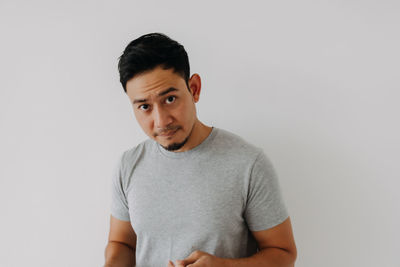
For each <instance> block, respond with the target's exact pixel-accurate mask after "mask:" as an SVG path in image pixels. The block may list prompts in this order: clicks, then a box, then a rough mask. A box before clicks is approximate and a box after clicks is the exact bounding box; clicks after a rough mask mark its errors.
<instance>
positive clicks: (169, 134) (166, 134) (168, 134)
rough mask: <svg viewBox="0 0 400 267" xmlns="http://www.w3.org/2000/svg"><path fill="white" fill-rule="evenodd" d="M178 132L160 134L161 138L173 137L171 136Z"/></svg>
mask: <svg viewBox="0 0 400 267" xmlns="http://www.w3.org/2000/svg"><path fill="white" fill-rule="evenodd" d="M176 131H177V130H175V131H169V132H167V133H164V134H160V136H166V137H167V136H171V135H173V134H174V133H176Z"/></svg>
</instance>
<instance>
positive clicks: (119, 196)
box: [111, 153, 130, 221]
mask: <svg viewBox="0 0 400 267" xmlns="http://www.w3.org/2000/svg"><path fill="white" fill-rule="evenodd" d="M123 155H124V153H122V155H121V156H120V157H119V158H118V160H117V162H116V164H114V169H113V173H112V177H111V178H112V179H111V180H112V181H111V215H112V216H114V217H115V218H117V219H119V220H122V221H130V217H129V207H128V201H127V200H126V194H125V192H124V186H123V184H124V183H123V172H122V161H123Z"/></svg>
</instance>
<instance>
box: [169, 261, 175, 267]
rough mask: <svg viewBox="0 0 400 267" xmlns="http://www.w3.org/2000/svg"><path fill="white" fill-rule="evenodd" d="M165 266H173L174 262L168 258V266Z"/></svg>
mask: <svg viewBox="0 0 400 267" xmlns="http://www.w3.org/2000/svg"><path fill="white" fill-rule="evenodd" d="M167 267H175V265H174V263H173V262H172V261H170V260H168V266H167Z"/></svg>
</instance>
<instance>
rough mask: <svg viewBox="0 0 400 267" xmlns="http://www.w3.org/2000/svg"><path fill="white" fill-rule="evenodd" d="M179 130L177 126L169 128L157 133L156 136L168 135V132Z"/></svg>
mask: <svg viewBox="0 0 400 267" xmlns="http://www.w3.org/2000/svg"><path fill="white" fill-rule="evenodd" d="M179 128H180V127H179V126H175V127H169V128H167V129H165V130H164V131H161V132H159V133H158V134H157V135H161V134H165V133H168V132H170V131H175V130H178V129H179Z"/></svg>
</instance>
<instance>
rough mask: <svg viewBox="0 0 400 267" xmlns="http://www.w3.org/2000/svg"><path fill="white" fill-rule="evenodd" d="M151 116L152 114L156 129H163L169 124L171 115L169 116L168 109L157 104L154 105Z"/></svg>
mask: <svg viewBox="0 0 400 267" xmlns="http://www.w3.org/2000/svg"><path fill="white" fill-rule="evenodd" d="M153 116H154V127H155V128H156V129H157V130H163V131H165V129H166V128H167V127H168V125H170V124H171V122H172V117H171V116H170V114H169V113H168V111H167V110H165V109H162V108H161V107H159V106H157V105H155V106H154V111H153Z"/></svg>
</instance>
